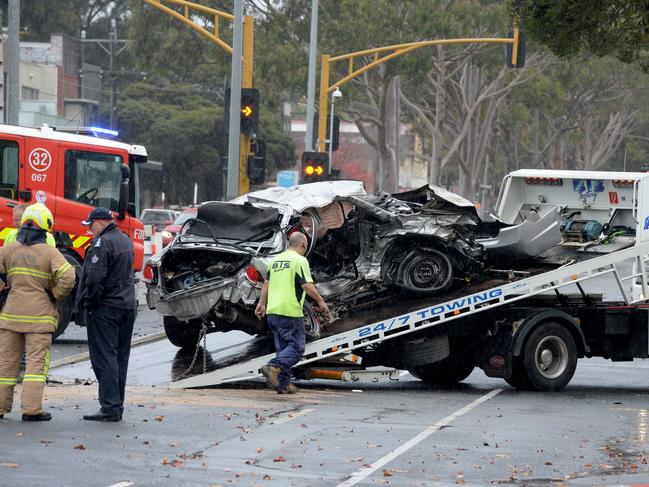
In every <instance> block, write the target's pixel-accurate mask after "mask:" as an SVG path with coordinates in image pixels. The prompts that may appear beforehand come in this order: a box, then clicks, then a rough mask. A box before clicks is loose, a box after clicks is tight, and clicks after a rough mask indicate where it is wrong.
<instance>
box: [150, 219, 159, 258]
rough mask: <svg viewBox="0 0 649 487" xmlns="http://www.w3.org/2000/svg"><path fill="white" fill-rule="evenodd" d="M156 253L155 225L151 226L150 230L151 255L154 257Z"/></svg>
mask: <svg viewBox="0 0 649 487" xmlns="http://www.w3.org/2000/svg"><path fill="white" fill-rule="evenodd" d="M157 253H158V249H157V246H156V244H155V225H153V227H152V229H151V255H155V254H157Z"/></svg>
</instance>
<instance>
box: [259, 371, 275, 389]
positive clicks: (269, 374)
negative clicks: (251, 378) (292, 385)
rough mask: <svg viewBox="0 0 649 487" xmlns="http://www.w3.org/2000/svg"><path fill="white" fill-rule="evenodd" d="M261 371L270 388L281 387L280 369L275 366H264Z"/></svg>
mask: <svg viewBox="0 0 649 487" xmlns="http://www.w3.org/2000/svg"><path fill="white" fill-rule="evenodd" d="M259 371H260V372H261V375H263V376H264V377H266V383H267V384H268V388H269V389H277V386H279V372H280V370H279V367H275V366H274V365H264V366H263V367H262V368H261V369H259Z"/></svg>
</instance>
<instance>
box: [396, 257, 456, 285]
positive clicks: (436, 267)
mask: <svg viewBox="0 0 649 487" xmlns="http://www.w3.org/2000/svg"><path fill="white" fill-rule="evenodd" d="M397 276H398V285H399V286H400V287H401V288H403V289H405V290H406V291H409V292H415V293H422V294H439V293H442V292H444V291H446V290H447V289H448V288H450V287H451V284H452V283H453V264H452V262H451V259H449V257H448V256H447V255H445V254H443V253H442V252H440V251H439V250H435V249H425V250H414V251H412V252H411V253H410V254H408V255H407V256H406V257H405V258H404V259H403V261H402V262H401V264H400V265H399V270H398V272H397Z"/></svg>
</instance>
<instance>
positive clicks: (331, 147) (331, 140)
mask: <svg viewBox="0 0 649 487" xmlns="http://www.w3.org/2000/svg"><path fill="white" fill-rule="evenodd" d="M342 97H343V94H342V92H341V91H340V90H339V89H338V88H336V90H335V91H334V92H333V93H332V94H331V116H330V119H329V175H331V170H332V166H333V155H334V106H335V103H336V100H337V99H338V98H342Z"/></svg>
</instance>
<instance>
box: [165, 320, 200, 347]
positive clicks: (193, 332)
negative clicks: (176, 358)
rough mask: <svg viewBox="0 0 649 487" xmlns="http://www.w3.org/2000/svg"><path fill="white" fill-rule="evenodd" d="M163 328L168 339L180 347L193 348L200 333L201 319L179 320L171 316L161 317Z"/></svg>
mask: <svg viewBox="0 0 649 487" xmlns="http://www.w3.org/2000/svg"><path fill="white" fill-rule="evenodd" d="M163 323H164V329H165V333H166V334H167V338H168V339H169V341H170V342H171V343H172V344H173V345H175V346H177V347H180V348H194V347H196V344H197V343H198V337H199V335H200V333H201V320H190V321H188V322H185V321H180V320H177V319H176V318H174V317H173V316H164V317H163Z"/></svg>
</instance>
